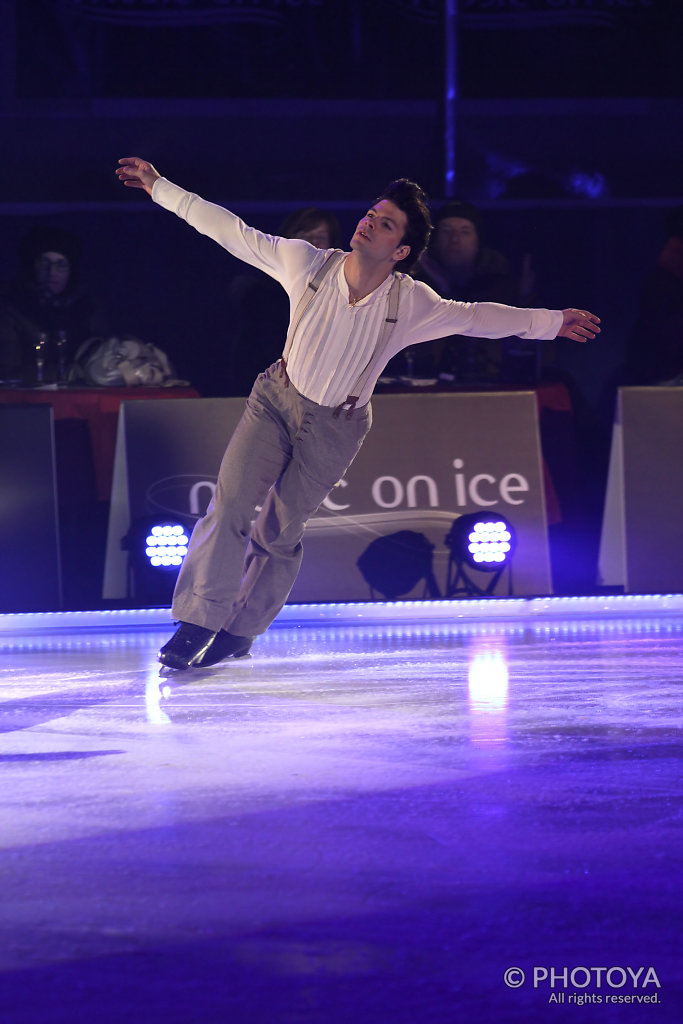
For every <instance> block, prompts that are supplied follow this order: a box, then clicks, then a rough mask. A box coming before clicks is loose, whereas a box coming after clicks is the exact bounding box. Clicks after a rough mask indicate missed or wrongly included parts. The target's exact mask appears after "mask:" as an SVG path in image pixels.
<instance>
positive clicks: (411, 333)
mask: <svg viewBox="0 0 683 1024" xmlns="http://www.w3.org/2000/svg"><path fill="white" fill-rule="evenodd" d="M152 198H153V199H154V201H155V202H156V203H158V204H159V205H160V206H162V207H163V208H164V209H166V210H170V211H172V212H173V213H175V214H177V216H178V217H181V218H182V219H183V220H185V221H187V223H188V224H190V225H191V226H192V227H193V228H195V229H196V230H197V231H199V232H200V233H201V234H203V235H208V237H209V238H212V239H213V240H214V241H216V242H218V243H219V245H222V246H223V248H224V249H227V250H228V252H230V253H232V255H233V256H236V257H237V258H238V259H240V260H243V261H244V262H245V263H249V264H251V266H253V267H258V268H259V269H260V270H263V271H265V273H266V274H269V275H270V276H271V277H273V278H275V280H276V281H279V283H280V284H281V285H282V287H283V288H284V289H285V291H286V292H287V294H288V296H289V304H290V317H291V316H292V315H293V313H294V310H295V309H296V307H297V305H298V302H299V299H300V298H301V295H302V294H303V292H304V290H305V288H306V285H307V284H308V281H309V280H310V279H311V278H312V277H313V275H314V274H315V272H316V271H317V270H318V269H319V267H320V266H321V264H322V262H323V261H324V260H325V259H326V257H327V255H328V252H329V250H328V251H326V250H321V249H316V248H315V247H314V246H312V245H310V244H309V243H308V242H305V241H303V240H302V239H293V238H292V239H290V238H279V237H277V236H274V235H268V234H265V233H264V232H263V231H257V230H256V229H255V228H252V227H249V225H248V224H245V223H244V221H243V220H241V219H240V218H239V217H237V216H236V215H235V214H234V213H231V212H230V211H229V210H226V209H225V208H224V207H222V206H216V205H215V204H214V203H209V202H207V201H206V200H204V199H201V198H200V197H199V196H196V195H194V194H193V193H191V192H186V191H185V190H184V189H182V188H180V187H179V186H178V185H174V184H172V183H171V182H170V181H168V180H167V179H166V178H158V179H157V180H156V181H155V183H154V187H153V189H152ZM344 263H345V261H344V260H342V261H341V262H340V264H339V266H338V267H337V268H336V269H335V270H333V271H332V272H331V274H330V275H328V277H326V278H325V280H324V281H323V284H322V285H321V287H320V289H319V291H318V294H316V296H315V298H314V299H313V301H312V302H311V303H310V305H309V306H308V309H307V311H306V313H305V314H304V316H303V317H302V319H301V321H300V323H299V326H298V327H297V330H296V333H295V335H294V339H293V342H292V347H291V350H290V353H289V358H288V359H287V372H288V374H289V378H290V380H291V382H292V384H293V385H294V387H295V388H296V389H297V391H298V392H299V393H300V394H302V395H304V396H305V397H306V398H308V399H310V400H311V401H313V402H317V403H318V405H326V406H333V407H335V406H337V405H339V404H340V403H342V402H343V401H344V400H345V399H346V397H347V395H348V394H349V393H350V391H351V389H352V388H353V385H354V384H355V382H356V381H357V379H358V377H359V376H360V375H361V373H362V371H363V370H364V368H365V367H366V365H367V363H368V362H369V360H370V357H371V356H372V353H373V351H374V349H375V346H376V344H377V342H378V340H379V337H380V334H381V332H382V326H383V322H384V318H385V317H386V315H387V295H388V292H389V288H390V287H391V284H392V280H393V276H394V275H390V276H389V277H388V278H387V279H386V281H384V282H383V283H382V284H381V285H380V286H379V287H378V288H376V289H375V291H373V292H371V293H370V294H369V295H367V296H366V297H365V298H364V299H361V300H360V301H358V302H356V303H355V304H354V305H351V302H350V297H349V289H348V285H347V283H346V276H345V274H344ZM400 277H401V297H400V304H399V309H398V323H397V324H396V325H395V327H394V329H393V332H392V334H391V342H390V346H389V349H388V351H387V362H388V361H389V359H391V357H392V356H394V355H396V353H397V352H400V351H401V350H402V349H404V348H407V347H408V346H409V345H418V344H420V342H423V341H431V340H432V339H434V338H444V337H448V336H449V335H451V334H463V335H470V336H472V337H475V338H506V337H508V336H509V335H517V336H518V337H519V338H527V339H538V340H543V339H550V338H555V337H556V336H557V334H558V332H559V330H560V327H561V326H562V312H561V311H560V310H548V309H521V308H519V307H516V306H504V305H502V304H501V303H497V302H459V301H457V300H455V299H442V298H441V297H440V296H439V295H437V293H436V292H435V291H433V289H431V288H430V287H429V286H428V285H426V284H423V283H422V282H421V281H414V280H413V278H412V277H410V276H409V275H407V274H401V275H400ZM284 343H285V337H284V334H283V338H282V345H283V348H284ZM264 369H265V367H264ZM375 384H376V378H375V379H372V380H369V381H368V382H367V383H366V385H365V387H364V388H363V390H362V392H361V394H360V395H359V396H358V406H359V407H360V406H363V405H365V404H366V403H367V402H368V401H369V400H370V396H371V394H372V391H373V388H374V386H375Z"/></svg>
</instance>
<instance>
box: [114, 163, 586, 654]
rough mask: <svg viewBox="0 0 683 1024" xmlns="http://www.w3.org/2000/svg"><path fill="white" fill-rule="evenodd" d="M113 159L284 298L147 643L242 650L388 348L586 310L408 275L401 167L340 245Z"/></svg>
mask: <svg viewBox="0 0 683 1024" xmlns="http://www.w3.org/2000/svg"><path fill="white" fill-rule="evenodd" d="M116 173H117V175H118V177H119V179H120V180H121V181H122V182H123V184H124V185H126V186H128V187H129V188H139V189H144V190H145V191H146V192H147V193H148V194H149V195H150V196H151V197H152V199H153V200H154V201H155V202H156V203H158V204H159V205H160V206H162V207H163V208H164V209H167V210H171V211H172V212H173V213H175V214H177V216H179V217H181V218H183V219H184V220H186V221H187V223H188V224H190V225H191V226H192V227H194V228H195V229H196V230H197V231H199V232H201V233H202V234H204V235H208V236H209V237H210V238H213V239H214V241H216V242H218V243H219V245H222V246H223V247H224V248H225V249H227V250H228V252H230V253H232V254H233V255H234V256H236V257H237V258H238V259H241V260H243V261H244V262H246V263H250V264H251V265H252V266H255V267H259V268H260V269H261V270H264V271H265V272H266V273H267V274H269V275H270V276H271V277H273V278H275V280H277V281H279V282H280V284H281V285H282V286H283V288H284V289H285V291H286V292H287V294H288V296H289V300H290V317H291V319H290V326H289V331H288V333H287V338H286V341H285V344H284V351H283V357H282V359H280V360H278V361H277V362H275V363H273V365H272V366H269V367H268V368H267V369H266V370H265V371H264V372H263V373H261V374H260V375H259V376H258V378H257V380H256V382H255V384H254V387H253V389H252V391H251V394H250V395H249V398H248V399H247V404H246V408H245V411H244V414H243V416H242V419H241V420H240V422H239V424H238V426H237V428H236V430H235V432H234V434H233V436H232V438H231V440H230V443H229V445H228V448H227V450H226V452H225V455H224V457H223V461H222V464H221V468H220V473H219V477H218V482H217V486H216V492H215V495H214V498H213V500H212V501H211V503H210V505H209V507H208V509H207V511H206V514H205V516H204V517H203V518H202V519H200V520H199V521H198V522H197V524H196V526H195V528H194V531H193V534H192V539H191V542H190V547H189V550H188V553H187V555H186V557H185V560H184V562H183V565H182V568H181V570H180V574H179V576H178V581H177V584H176V588H175V593H174V595H173V605H172V614H173V617H174V618H175V619H176V620H177V621H179V627H178V629H177V631H176V632H175V634H174V635H173V637H171V639H170V640H169V641H168V643H167V644H166V645H165V646H164V647H162V649H161V651H160V652H159V660H160V661H161V663H162V664H163V665H165V666H167V667H169V668H173V669H181V670H182V669H187V668H190V667H202V668H203V667H205V666H208V665H215V664H216V663H217V662H219V661H222V660H223V659H225V658H229V657H234V658H239V657H243V656H244V655H246V654H247V653H248V652H249V650H250V648H251V645H252V643H253V641H254V638H255V637H256V636H258V635H259V634H260V633H264V632H265V631H266V629H267V628H268V626H269V625H270V623H271V622H272V621H273V619H274V618H275V617H276V615H277V614H278V612H279V611H280V609H281V608H282V606H283V605H284V603H285V601H286V600H287V597H288V595H289V592H290V590H291V588H292V586H293V585H294V581H295V579H296V576H297V573H298V571H299V566H300V564H301V557H302V552H303V548H302V543H301V541H302V537H303V533H304V528H305V526H306V522H307V520H308V519H309V518H310V517H311V516H312V515H313V513H314V512H315V511H316V509H317V508H318V506H319V505H320V503H321V502H322V501H323V500H324V498H325V497H326V496H327V495H328V494H329V492H330V491H331V490H332V488H333V487H334V486H335V484H336V483H337V482H338V481H339V480H340V479H341V478H342V477H343V476H344V473H345V472H346V470H347V469H348V467H349V466H350V464H351V462H352V461H353V459H354V458H355V456H356V454H357V453H358V450H359V449H360V446H361V444H362V443H363V439H364V437H365V435H366V434H367V432H368V430H369V429H370V425H371V420H372V412H371V406H370V396H371V395H372V391H373V388H374V386H375V383H376V381H377V378H378V376H379V375H380V373H381V372H382V369H383V367H384V366H385V364H386V363H387V361H388V360H389V359H390V358H391V357H392V356H394V355H396V353H397V352H400V351H401V350H402V349H404V348H406V347H407V346H409V345H416V344H419V343H420V342H424V341H430V340H431V339H433V338H440V337H446V336H449V335H452V334H464V335H471V336H473V337H478V338H504V337H508V336H509V335H517V336H519V337H520V338H529V339H539V340H541V339H552V338H556V337H565V338H571V339H573V340H575V341H582V342H583V341H586V340H587V339H588V338H594V337H595V335H596V334H597V333H598V332H599V330H600V328H599V327H598V324H599V323H600V321H599V319H598V318H597V317H596V316H594V315H593V314H592V313H589V312H587V311H586V310H581V309H565V310H564V311H561V310H547V309H519V308H517V307H514V306H504V305H500V304H497V303H491V302H481V303H464V302H458V301H455V300H447V299H442V298H440V297H439V296H438V295H437V294H436V292H434V291H433V290H432V289H431V288H429V287H428V286H427V285H425V284H422V283H420V282H417V281H414V280H413V279H412V277H410V276H409V274H407V273H405V272H406V271H409V270H410V269H411V267H412V266H413V265H414V264H415V262H416V261H417V259H418V258H419V256H420V255H421V253H422V252H423V251H424V248H425V246H426V245H427V241H428V239H429V233H430V231H431V221H430V217H429V211H428V209H427V205H426V196H425V194H424V192H423V191H422V189H421V188H420V187H419V185H417V184H415V182H412V181H408V180H407V179H405V178H402V179H399V180H398V181H395V182H392V183H391V185H389V186H388V188H387V189H386V190H385V191H384V192H383V193H382V195H381V196H380V197H379V198H378V199H377V200H376V201H375V202H374V203H373V204H372V206H371V207H370V209H369V210H368V212H367V213H366V214H365V216H364V217H362V218H361V220H360V221H359V222H358V226H357V228H356V230H355V232H354V234H353V237H352V239H351V245H350V250H351V251H350V252H342V251H341V250H320V249H316V248H315V247H314V246H312V245H310V244H309V243H308V242H306V241H303V240H301V239H286V238H277V237H274V236H271V235H267V234H264V233H263V232H260V231H257V230H255V229H254V228H251V227H249V226H248V225H247V224H245V223H244V222H243V221H242V220H240V218H239V217H237V216H236V215H235V214H233V213H231V212H230V211H229V210H226V209H223V208H222V207H219V206H216V205H214V204H212V203H209V202H206V201H205V200H204V199H201V198H200V197H199V196H196V195H194V194H192V193H190V192H186V191H185V190H184V189H182V188H179V187H178V186H177V185H174V184H172V183H171V182H170V181H168V180H167V179H166V178H163V177H161V175H160V174H159V173H158V171H156V170H155V168H154V167H153V166H152V165H151V164H150V163H148V162H147V161H146V160H141V159H140V158H139V157H124V158H123V159H121V160H119V167H118V168H117V171H116ZM257 506H260V508H261V511H260V512H259V513H258V515H257V516H256V518H255V520H254V515H255V509H256V507H257ZM252 520H254V521H253V522H252ZM245 549H246V554H245Z"/></svg>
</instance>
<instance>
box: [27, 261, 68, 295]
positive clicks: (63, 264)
mask: <svg viewBox="0 0 683 1024" xmlns="http://www.w3.org/2000/svg"><path fill="white" fill-rule="evenodd" d="M34 267H35V273H36V281H37V283H38V286H39V287H40V289H41V290H42V291H43V292H48V293H49V294H50V295H61V294H62V292H63V291H64V289H65V288H66V286H67V284H68V283H69V274H70V272H71V264H70V263H69V261H68V259H67V258H66V256H64V255H62V253H61V252H41V254H40V256H39V257H38V258H37V260H36V261H35V264H34Z"/></svg>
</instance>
